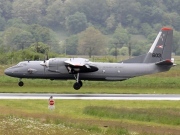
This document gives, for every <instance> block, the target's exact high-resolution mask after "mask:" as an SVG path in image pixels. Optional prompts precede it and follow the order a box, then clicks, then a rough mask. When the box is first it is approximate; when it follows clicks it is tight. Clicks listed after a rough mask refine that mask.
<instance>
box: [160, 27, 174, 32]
mask: <svg viewBox="0 0 180 135" xmlns="http://www.w3.org/2000/svg"><path fill="white" fill-rule="evenodd" d="M161 30H164V31H167V30H172V28H170V27H163V28H162V29H161Z"/></svg>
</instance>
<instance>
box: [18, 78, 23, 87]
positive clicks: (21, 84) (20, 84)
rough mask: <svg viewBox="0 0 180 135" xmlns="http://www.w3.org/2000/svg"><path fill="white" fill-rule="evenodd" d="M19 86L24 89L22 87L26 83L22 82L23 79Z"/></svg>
mask: <svg viewBox="0 0 180 135" xmlns="http://www.w3.org/2000/svg"><path fill="white" fill-rule="evenodd" d="M18 85H19V86H20V87H22V86H23V85H24V82H23V81H21V79H20V80H19V83H18Z"/></svg>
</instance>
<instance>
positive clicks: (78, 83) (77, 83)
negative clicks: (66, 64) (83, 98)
mask: <svg viewBox="0 0 180 135" xmlns="http://www.w3.org/2000/svg"><path fill="white" fill-rule="evenodd" d="M74 77H75V79H76V82H75V83H74V85H73V87H74V89H75V90H79V89H80V88H81V87H82V85H83V83H82V81H81V80H79V73H77V75H74Z"/></svg>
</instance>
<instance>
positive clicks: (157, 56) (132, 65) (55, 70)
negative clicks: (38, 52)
mask: <svg viewBox="0 0 180 135" xmlns="http://www.w3.org/2000/svg"><path fill="white" fill-rule="evenodd" d="M172 39H173V30H172V29H171V28H169V27H163V28H162V29H161V30H160V32H159V34H158V35H157V37H156V39H155V41H154V43H153V44H152V46H151V48H150V50H149V52H148V53H147V54H144V55H141V56H137V57H134V58H130V59H128V60H124V61H122V62H119V63H102V62H91V61H89V60H88V59H84V58H50V59H49V60H45V61H23V62H19V63H18V64H17V65H15V66H13V67H10V68H8V69H6V70H5V74H6V75H8V76H12V77H17V78H19V83H18V84H19V86H23V85H24V83H23V82H22V81H21V80H22V78H37V79H38V78H39V79H50V80H68V79H75V80H76V82H75V83H74V85H73V87H74V89H75V90H78V89H80V88H81V87H82V85H83V83H82V80H91V81H123V80H127V79H129V78H133V77H136V76H142V75H147V74H153V73H157V72H165V71H168V70H169V69H170V68H171V67H172V66H173V65H175V64H174V62H173V61H172V60H171V53H172Z"/></svg>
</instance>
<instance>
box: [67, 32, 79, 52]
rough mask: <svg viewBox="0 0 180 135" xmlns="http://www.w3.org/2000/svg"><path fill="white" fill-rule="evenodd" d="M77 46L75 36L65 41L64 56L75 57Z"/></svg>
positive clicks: (76, 37)
mask: <svg viewBox="0 0 180 135" xmlns="http://www.w3.org/2000/svg"><path fill="white" fill-rule="evenodd" d="M77 46H78V36H77V35H72V36H70V37H69V38H68V39H66V43H65V47H66V54H68V55H76V54H77Z"/></svg>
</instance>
